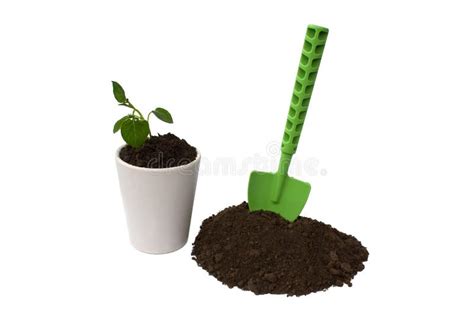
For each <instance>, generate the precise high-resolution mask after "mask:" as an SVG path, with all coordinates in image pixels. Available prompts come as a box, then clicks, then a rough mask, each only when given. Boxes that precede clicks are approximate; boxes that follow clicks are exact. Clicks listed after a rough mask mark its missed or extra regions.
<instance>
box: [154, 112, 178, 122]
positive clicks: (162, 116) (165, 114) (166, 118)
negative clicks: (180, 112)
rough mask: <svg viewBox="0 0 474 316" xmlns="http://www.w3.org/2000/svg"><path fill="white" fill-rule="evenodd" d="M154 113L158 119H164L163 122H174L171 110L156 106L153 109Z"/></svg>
mask: <svg viewBox="0 0 474 316" xmlns="http://www.w3.org/2000/svg"><path fill="white" fill-rule="evenodd" d="M153 114H155V116H156V117H157V118H158V119H160V120H162V121H163V122H166V123H170V124H172V123H173V117H172V116H171V114H170V112H168V111H167V110H166V109H163V108H156V109H154V110H153Z"/></svg>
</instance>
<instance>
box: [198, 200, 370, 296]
mask: <svg viewBox="0 0 474 316" xmlns="http://www.w3.org/2000/svg"><path fill="white" fill-rule="evenodd" d="M368 256H369V253H368V251H367V249H366V248H365V247H364V246H363V245H362V244H361V243H360V242H359V241H358V240H357V239H356V238H355V237H353V236H351V235H347V234H345V233H342V232H340V231H338V230H337V229H335V228H333V227H331V226H330V225H327V224H324V223H322V222H319V221H317V220H314V219H310V218H307V217H301V216H300V217H299V218H298V219H297V220H296V221H294V222H293V223H291V222H288V221H286V220H285V219H283V218H282V217H280V216H279V215H278V214H275V213H273V212H268V211H256V212H249V209H248V205H247V203H245V202H244V203H242V204H240V205H238V206H232V207H228V208H226V209H224V210H223V211H221V212H219V213H218V214H216V215H212V216H211V217H209V218H207V219H206V220H204V221H203V223H202V225H201V230H200V232H199V234H198V235H197V237H196V239H195V241H194V244H193V250H192V258H193V259H194V260H195V261H196V262H197V264H198V265H199V266H201V267H202V268H203V269H204V270H206V271H207V272H209V274H210V275H212V276H214V277H215V278H216V279H218V280H219V281H221V282H222V283H224V284H225V285H227V286H229V287H230V288H232V287H238V288H240V289H242V290H247V291H252V292H253V293H255V294H266V293H272V294H286V295H288V296H292V295H296V296H300V295H307V294H310V293H313V292H317V291H323V290H326V289H328V288H330V287H332V286H343V285H344V284H347V285H348V286H352V279H353V278H354V276H355V275H356V274H357V273H358V272H360V271H362V270H363V269H364V264H363V263H364V262H365V261H367V259H368Z"/></svg>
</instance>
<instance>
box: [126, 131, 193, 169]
mask: <svg viewBox="0 0 474 316" xmlns="http://www.w3.org/2000/svg"><path fill="white" fill-rule="evenodd" d="M119 156H120V159H122V160H123V161H125V162H127V163H129V164H131V165H134V166H137V167H144V168H171V167H177V166H182V165H187V164H188V163H190V162H191V161H194V160H195V159H196V157H197V151H196V148H194V147H193V146H191V145H189V144H188V143H187V142H186V140H184V139H181V138H179V137H177V136H176V135H173V134H171V133H168V134H165V135H158V136H152V137H150V138H148V139H147V140H146V142H145V144H143V146H142V147H140V148H133V147H132V146H130V145H126V146H125V147H123V148H122V150H121V151H120V154H119Z"/></svg>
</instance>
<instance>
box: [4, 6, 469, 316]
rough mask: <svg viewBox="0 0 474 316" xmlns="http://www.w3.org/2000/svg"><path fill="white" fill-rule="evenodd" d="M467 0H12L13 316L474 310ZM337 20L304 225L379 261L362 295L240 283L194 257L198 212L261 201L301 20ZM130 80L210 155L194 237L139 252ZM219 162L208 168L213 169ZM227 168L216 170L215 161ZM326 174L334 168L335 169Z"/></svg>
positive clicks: (309, 148) (306, 150)
mask: <svg viewBox="0 0 474 316" xmlns="http://www.w3.org/2000/svg"><path fill="white" fill-rule="evenodd" d="M472 13H473V11H472V7H471V6H470V5H469V1H464V2H463V1H396V2H392V4H388V2H382V1H314V0H313V1H287V2H285V3H283V2H278V1H242V0H241V1H235V2H233V3H232V2H225V1H215V2H210V1H188V2H185V1H163V2H161V3H160V2H158V1H50V0H44V1H20V0H19V1H2V2H1V4H0V107H1V110H2V111H1V124H0V135H1V136H0V137H1V145H0V146H1V147H0V162H1V163H0V186H1V188H0V189H1V190H0V196H1V205H0V208H1V212H0V315H9V316H10V315H178V314H179V315H186V314H191V313H193V314H196V315H201V314H204V313H205V314H206V315H267V314H269V315H308V314H309V313H312V314H318V315H342V314H349V313H350V314H352V315H381V314H384V315H400V314H402V313H404V314H415V313H418V314H420V313H421V314H429V313H431V314H433V313H435V314H436V313H438V314H456V315H468V314H469V315H472V313H473V312H474V310H473V307H472V302H469V299H472V284H473V281H474V279H473V276H472V267H473V264H474V262H473V261H474V260H473V254H472V249H473V246H472V241H473V240H474V238H473V233H472V224H473V221H472V212H473V211H474V199H473V193H474V167H473V165H474V149H473V135H474V124H473V119H474V110H473V106H474V96H473V81H474V77H473V72H474V63H473V56H474V46H473V41H472V38H473V31H474V21H473V19H472ZM309 23H314V24H320V25H324V26H327V27H328V28H329V29H330V34H329V38H328V42H327V45H326V49H325V55H324V58H323V61H322V64H321V68H320V72H319V75H318V79H317V84H316V88H315V91H314V94H313V99H312V102H311V106H310V110H309V113H308V116H307V119H306V124H305V128H304V130H303V135H302V137H301V141H300V145H299V148H298V153H297V155H296V156H295V159H299V160H301V161H306V160H308V159H313V158H316V159H317V162H318V170H319V171H321V172H318V174H313V173H304V172H303V173H301V174H300V175H299V178H302V179H304V180H307V181H310V182H311V183H312V186H313V191H312V194H311V197H310V199H309V201H308V204H307V206H306V208H305V210H304V214H303V215H305V216H309V217H313V218H317V219H320V220H322V221H324V222H326V223H330V224H331V225H333V226H335V227H337V228H338V229H340V230H342V231H344V232H347V233H350V234H353V235H355V236H356V237H357V238H358V239H360V240H361V241H362V242H363V243H364V245H366V246H367V247H368V249H369V252H370V257H369V261H368V263H367V264H366V269H365V270H364V271H363V272H362V273H360V274H359V275H357V276H356V278H355V279H354V282H353V283H354V286H353V287H352V288H348V287H344V288H332V289H330V290H328V291H327V292H322V293H317V294H312V295H309V296H306V297H300V298H294V297H293V298H287V297H285V296H271V295H266V296H255V295H254V294H252V293H250V292H243V291H241V290H239V289H232V290H231V289H228V288H227V287H225V286H223V285H222V284H220V283H219V282H218V281H216V280H215V279H214V278H212V277H210V276H208V275H207V272H205V271H204V270H202V269H200V268H198V267H197V265H196V264H195V262H194V261H192V260H191V258H190V252H191V244H192V241H193V240H194V237H195V236H196V234H197V232H198V230H199V226H200V223H201V221H202V220H203V219H205V218H206V217H208V216H210V215H211V214H213V213H216V212H218V211H219V210H221V209H223V208H225V207H227V206H230V205H233V204H237V203H240V202H242V201H243V200H245V199H246V186H247V177H248V172H250V170H251V169H252V168H247V169H245V168H243V169H242V168H241V170H240V172H239V171H238V170H237V171H236V172H231V173H227V174H225V172H223V171H222V170H214V169H213V168H214V167H213V166H215V165H216V162H219V161H222V159H224V160H225V159H227V161H229V159H230V160H231V161H234V162H235V164H236V165H237V166H239V165H241V164H242V162H243V161H245V159H248V158H249V157H254V155H256V154H260V155H262V156H263V157H267V158H268V159H270V158H271V157H270V156H271V154H272V152H271V150H269V148H272V146H274V145H275V144H278V142H279V141H280V137H281V135H282V131H283V125H284V122H285V119H286V114H287V111H288V105H289V100H290V96H291V91H292V88H293V83H294V78H295V74H296V69H297V64H298V61H299V56H300V50H301V47H302V44H303V38H304V33H305V29H306V25H307V24H309ZM111 80H117V81H119V82H120V83H121V84H122V85H123V86H124V88H125V90H126V91H127V93H128V96H129V97H130V99H131V100H132V101H133V102H134V104H136V105H139V106H140V107H141V108H142V109H143V110H144V111H148V110H151V109H152V108H154V107H156V106H164V107H166V108H168V109H169V110H170V111H171V112H172V114H173V116H174V119H175V124H174V125H173V126H169V125H166V124H161V123H158V122H157V121H154V123H153V126H152V128H153V129H154V130H155V131H157V132H158V131H159V132H168V131H171V132H173V133H175V134H177V135H179V136H181V137H184V138H186V139H187V140H188V141H189V142H190V143H192V144H193V145H195V146H197V147H198V148H199V149H200V151H201V152H202V154H203V158H204V159H205V160H207V161H208V163H209V164H208V167H209V166H210V167H209V168H207V170H204V169H203V170H201V171H202V173H201V176H200V179H199V183H198V189H197V195H196V200H195V207H194V213H193V219H192V223H191V231H190V240H189V242H188V244H187V245H186V246H185V247H184V248H183V249H181V250H179V251H178V252H175V253H172V254H169V255H163V256H152V255H146V254H142V253H139V252H138V251H136V250H134V249H133V248H132V247H131V246H130V245H129V243H128V236H127V230H126V223H125V216H124V214H123V209H122V204H121V198H120V193H119V187H118V182H117V175H116V170H115V165H114V153H115V150H116V148H117V147H118V146H119V145H120V144H121V143H122V140H121V138H120V136H119V135H113V134H112V126H113V123H114V122H115V120H116V119H118V118H120V117H121V116H123V115H124V114H126V109H125V108H122V107H117V106H116V102H115V101H114V99H113V96H112V90H111V84H110V81H111ZM203 166H204V165H203ZM217 169H218V168H217ZM321 173H323V174H325V175H321Z"/></svg>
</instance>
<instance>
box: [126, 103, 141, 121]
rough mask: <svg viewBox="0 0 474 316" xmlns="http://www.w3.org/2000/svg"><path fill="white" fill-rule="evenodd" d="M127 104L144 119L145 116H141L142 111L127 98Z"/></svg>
mask: <svg viewBox="0 0 474 316" xmlns="http://www.w3.org/2000/svg"><path fill="white" fill-rule="evenodd" d="M127 104H128V105H130V106H131V107H132V109H133V111H134V112H137V113H138V115H140V118H142V119H143V120H145V117H144V116H143V114H142V112H140V110H139V109H137V108H136V107H135V106H134V105H133V104H132V103H131V102H130V101H128V99H127Z"/></svg>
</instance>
